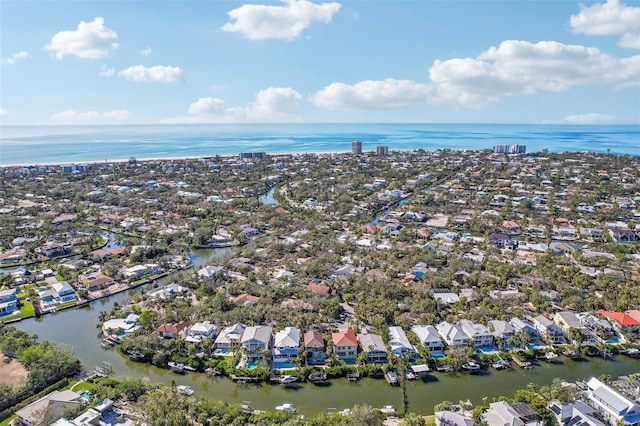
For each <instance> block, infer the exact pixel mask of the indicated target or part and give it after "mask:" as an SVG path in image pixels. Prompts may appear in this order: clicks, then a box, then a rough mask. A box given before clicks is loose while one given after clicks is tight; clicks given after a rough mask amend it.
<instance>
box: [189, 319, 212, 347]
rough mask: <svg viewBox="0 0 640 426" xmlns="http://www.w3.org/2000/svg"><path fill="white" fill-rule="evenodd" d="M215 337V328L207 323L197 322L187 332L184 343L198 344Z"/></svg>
mask: <svg viewBox="0 0 640 426" xmlns="http://www.w3.org/2000/svg"><path fill="white" fill-rule="evenodd" d="M214 337H216V326H215V324H211V323H210V322H209V321H204V322H197V323H195V324H193V325H192V326H191V328H190V329H189V330H188V331H187V337H185V339H184V340H185V341H186V342H191V343H200V342H201V341H202V340H204V339H213V338H214Z"/></svg>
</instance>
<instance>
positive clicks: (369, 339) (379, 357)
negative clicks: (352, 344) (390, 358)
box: [358, 333, 387, 364]
mask: <svg viewBox="0 0 640 426" xmlns="http://www.w3.org/2000/svg"><path fill="white" fill-rule="evenodd" d="M358 343H360V347H361V348H362V351H363V352H364V353H366V354H367V362H369V363H371V364H386V363H387V347H386V346H385V344H384V341H383V340H382V336H380V335H378V334H371V333H366V334H358Z"/></svg>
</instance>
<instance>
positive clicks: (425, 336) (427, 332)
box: [411, 325, 444, 355]
mask: <svg viewBox="0 0 640 426" xmlns="http://www.w3.org/2000/svg"><path fill="white" fill-rule="evenodd" d="M411 331H413V332H414V333H415V334H416V336H418V340H419V341H420V343H421V344H422V345H423V346H424V347H426V348H427V349H429V352H431V354H432V355H433V354H434V353H441V352H443V351H444V343H443V342H442V339H441V338H440V335H439V334H438V330H436V328H435V327H434V326H432V325H414V326H412V327H411Z"/></svg>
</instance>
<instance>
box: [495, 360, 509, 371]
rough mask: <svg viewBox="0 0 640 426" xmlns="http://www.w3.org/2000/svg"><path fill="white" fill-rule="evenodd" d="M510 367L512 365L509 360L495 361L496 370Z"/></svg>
mask: <svg viewBox="0 0 640 426" xmlns="http://www.w3.org/2000/svg"><path fill="white" fill-rule="evenodd" d="M509 367H511V363H510V362H509V361H505V360H504V359H499V360H498V361H496V362H494V363H493V368H495V369H496V370H504V369H506V368H509Z"/></svg>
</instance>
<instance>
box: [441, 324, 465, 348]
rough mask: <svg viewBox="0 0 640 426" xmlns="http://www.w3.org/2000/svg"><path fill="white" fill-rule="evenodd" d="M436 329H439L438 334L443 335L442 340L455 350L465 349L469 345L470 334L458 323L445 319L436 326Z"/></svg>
mask: <svg viewBox="0 0 640 426" xmlns="http://www.w3.org/2000/svg"><path fill="white" fill-rule="evenodd" d="M436 330H438V334H439V335H440V337H442V340H444V341H445V343H446V344H447V345H449V347H451V348H454V349H455V350H463V349H464V348H466V347H467V346H469V336H467V334H466V333H465V332H464V331H462V329H461V328H460V327H458V326H457V325H456V324H450V323H448V322H447V321H443V322H441V323H439V324H438V325H437V326H436Z"/></svg>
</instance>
